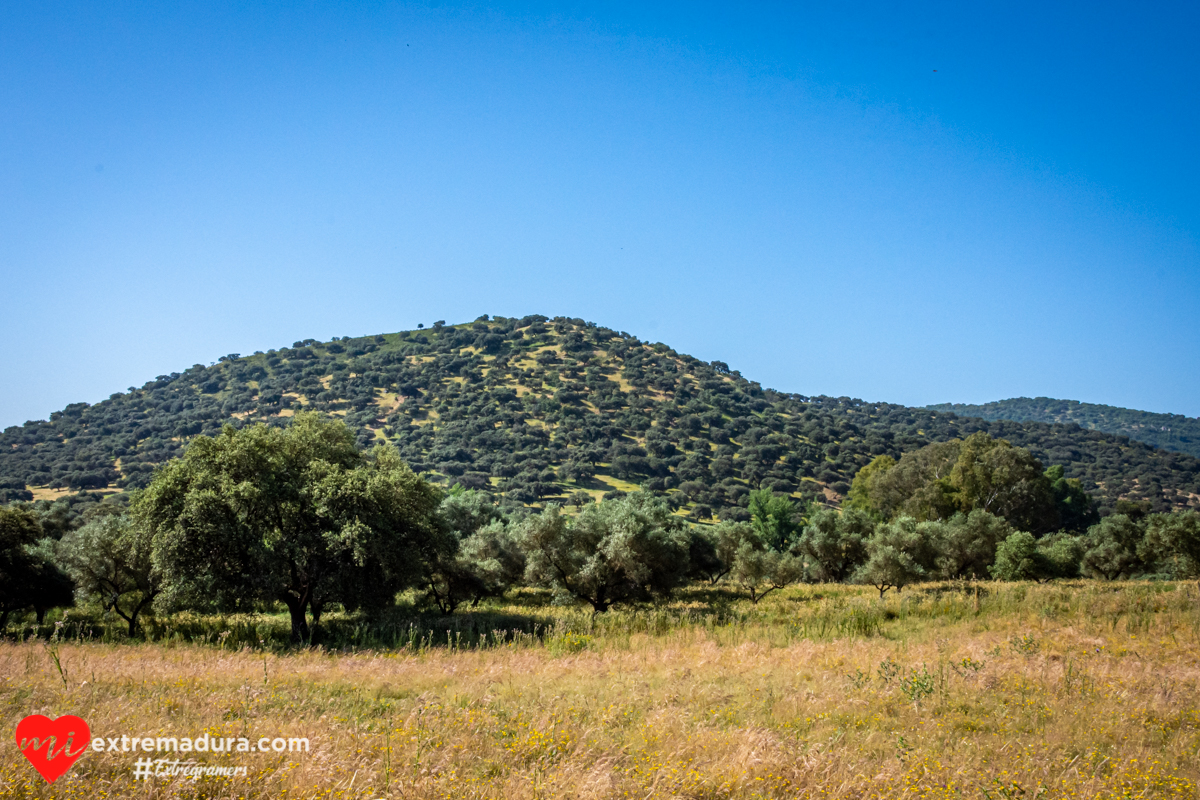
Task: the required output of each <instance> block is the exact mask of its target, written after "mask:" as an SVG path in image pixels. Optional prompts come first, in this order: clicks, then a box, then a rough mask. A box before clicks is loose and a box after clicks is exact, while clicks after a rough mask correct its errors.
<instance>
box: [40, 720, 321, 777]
mask: <svg viewBox="0 0 1200 800" xmlns="http://www.w3.org/2000/svg"><path fill="white" fill-rule="evenodd" d="M16 740H17V747H18V749H20V751H21V753H22V754H23V755H24V756H25V758H27V759H28V760H29V763H30V764H32V765H33V767H34V768H35V769H36V770H37V771H38V772H40V773H41V774H42V777H43V778H45V779H46V782H47V783H54V781H56V780H58V779H59V778H60V777H62V776H63V774H64V773H66V772H67V770H69V769H70V768H71V767H72V766H74V764H75V762H76V761H77V760H78V759H79V758H80V756H82V755H83V754H84V753H85V752H87V751H88V750H91V751H92V752H96V753H138V754H140V755H139V757H138V760H137V763H136V765H135V766H134V768H133V777H134V779H135V780H145V779H147V778H152V777H176V776H183V777H191V778H200V777H222V778H237V777H245V776H246V771H247V768H246V767H245V766H241V765H237V766H224V765H213V764H204V763H201V762H199V761H195V760H192V759H191V758H189V757H188V756H187V754H191V753H203V754H220V755H226V754H231V753H269V754H276V755H277V754H281V753H307V752H309V750H310V745H309V741H308V737H296V736H292V737H286V738H285V737H282V736H275V737H271V736H263V737H260V738H257V739H254V738H251V737H245V736H211V735H209V734H208V733H202V734H200V735H199V736H194V737H193V736H145V735H142V736H130V735H128V734H125V735H122V736H113V737H103V736H97V737H95V738H93V737H92V733H91V729H90V728H89V727H88V724H87V722H85V721H84V720H83V719H81V718H79V717H76V716H74V715H71V714H67V715H64V716H61V717H59V718H58V719H50V718H49V717H46V716H43V715H41V714H33V715H31V716H28V717H25V719H23V720H21V721H20V722H19V723H17V729H16ZM159 753H170V754H172V755H174V754H178V753H182V754H185V757H184V758H175V757H165V758H152V757H151V756H150V754H154V755H155V756H157V755H158V754H159Z"/></svg>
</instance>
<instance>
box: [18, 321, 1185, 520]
mask: <svg viewBox="0 0 1200 800" xmlns="http://www.w3.org/2000/svg"><path fill="white" fill-rule="evenodd" d="M301 409H308V410H316V411H321V412H324V413H326V414H329V415H335V416H337V417H340V418H341V419H343V420H344V421H345V423H346V424H347V425H348V426H349V427H350V429H351V430H352V431H353V432H354V435H355V437H356V442H357V444H358V445H359V446H360V447H366V446H369V445H371V444H374V443H377V442H381V441H387V442H391V443H394V444H395V446H396V447H397V448H398V450H399V452H400V454H401V456H402V458H403V459H404V460H405V461H406V462H407V463H409V464H410V465H411V466H412V467H413V469H414V470H416V471H418V472H421V473H424V474H425V475H427V476H428V477H429V478H430V479H431V480H433V481H434V482H435V483H438V482H440V483H442V484H444V485H447V486H448V485H451V484H459V485H461V486H463V487H465V488H468V489H476V490H479V491H483V492H485V493H487V494H489V495H491V496H493V497H494V498H495V499H496V500H497V501H498V503H499V504H500V505H501V506H504V507H507V508H514V507H527V506H543V505H545V504H546V503H547V502H549V501H557V502H560V503H567V502H571V501H572V498H575V501H576V502H577V503H582V502H584V500H585V499H593V500H594V499H598V498H600V497H602V496H604V495H610V496H614V495H615V494H617V493H620V492H628V491H632V490H634V489H637V488H642V489H644V490H646V491H648V492H651V493H654V494H658V495H661V496H662V497H663V498H664V499H665V501H666V502H667V503H668V504H669V506H670V507H671V508H672V509H673V510H683V511H684V512H685V513H686V514H687V515H688V516H689V517H690V518H691V519H693V520H698V521H714V518H716V519H725V520H733V521H738V520H742V521H744V520H746V519H748V518H749V511H748V507H749V503H750V494H751V492H753V491H755V490H757V489H760V488H766V489H769V490H771V491H772V492H773V493H777V494H783V495H788V496H791V497H792V498H793V499H794V500H796V501H797V502H799V503H800V504H802V505H806V504H808V503H810V502H812V501H816V502H817V503H818V504H824V505H829V506H836V505H839V504H840V502H841V499H842V498H843V497H844V496H845V495H846V493H847V492H848V491H849V489H850V486H851V482H852V481H853V479H854V477H855V475H856V473H857V472H858V471H859V470H860V469H861V468H862V467H863V466H865V465H866V464H868V463H870V462H871V461H872V460H873V459H875V458H876V457H878V456H882V455H886V456H889V457H890V458H892V459H897V460H899V459H901V457H902V456H903V455H904V454H905V453H910V452H913V451H917V450H919V449H921V448H922V447H924V446H926V445H928V444H931V443H936V442H947V441H950V440H954V439H965V438H966V437H968V436H970V435H971V434H972V433H976V432H980V431H982V432H986V433H987V434H989V435H990V436H992V437H994V438H1003V439H1006V440H1008V441H1009V442H1011V443H1012V444H1013V445H1016V446H1019V447H1023V448H1028V450H1029V451H1030V452H1031V453H1032V454H1033V456H1034V457H1036V459H1038V460H1040V462H1041V463H1042V464H1043V465H1044V466H1045V467H1050V466H1051V465H1058V466H1061V468H1062V470H1063V474H1064V475H1065V477H1066V478H1073V479H1078V480H1079V481H1080V484H1081V486H1082V488H1083V490H1084V491H1086V492H1087V493H1088V494H1090V495H1091V496H1092V497H1094V498H1095V500H1096V502H1097V504H1098V505H1097V507H1098V510H1099V511H1100V513H1101V514H1108V513H1112V512H1113V511H1115V510H1116V507H1117V503H1118V501H1119V500H1122V499H1124V500H1125V501H1129V502H1133V503H1135V504H1140V506H1139V507H1141V508H1144V510H1146V511H1149V512H1155V511H1167V510H1170V509H1172V508H1183V507H1186V506H1188V505H1189V504H1191V505H1193V506H1194V505H1196V504H1197V503H1198V502H1200V460H1198V459H1196V458H1194V457H1192V456H1188V455H1185V454H1182V453H1178V452H1167V451H1164V450H1159V449H1155V448H1153V447H1151V446H1149V445H1147V444H1144V443H1142V442H1138V441H1134V440H1131V439H1130V438H1127V437H1124V436H1117V435H1112V434H1106V433H1103V432H1100V431H1098V430H1088V429H1086V428H1084V427H1081V426H1079V425H1075V424H1065V425H1064V424H1045V423H1041V422H1012V421H1003V420H1001V421H985V420H983V419H979V418H963V417H960V416H957V415H955V414H952V413H945V412H941V411H934V410H929V409H917V408H908V407H905V406H899V405H892V404H887V403H868V402H864V401H862V400H857V399H851V398H846V397H839V398H832V397H804V396H800V395H794V394H785V393H781V392H776V391H773V390H770V389H764V388H763V387H761V386H760V385H759V384H757V383H755V382H753V381H750V380H747V379H745V378H743V377H742V376H741V375H740V374H739V373H738V372H736V371H735V370H731V369H730V368H729V367H728V365H726V364H723V363H720V362H713V363H705V362H702V361H699V360H697V359H694V358H692V357H690V356H687V355H683V354H680V353H677V352H675V351H674V350H672V349H671V348H670V347H668V346H666V345H664V344H657V343H654V344H651V343H646V342H642V341H639V340H638V339H637V338H635V337H633V336H630V335H629V334H627V333H624V332H618V331H614V330H610V329H608V328H604V327H599V326H596V325H594V324H592V323H588V322H584V321H583V320H578V319H567V318H555V319H547V318H545V317H542V316H529V317H524V318H522V319H511V318H502V317H497V318H494V319H489V318H488V317H486V316H485V317H481V318H479V319H478V320H476V321H475V322H474V323H468V324H463V325H457V326H447V325H444V324H443V323H440V322H439V323H435V324H434V325H433V327H432V328H430V329H424V330H416V331H406V332H402V333H395V334H388V335H381V336H369V337H361V338H353V339H352V338H342V339H335V340H334V341H330V342H316V341H313V340H306V341H302V342H296V343H294V345H293V346H292V347H289V348H284V349H282V350H278V351H275V350H272V351H269V352H267V353H256V354H254V355H251V356H241V355H238V354H231V355H228V356H225V357H223V358H222V359H220V361H219V362H218V363H215V364H213V365H210V366H204V365H201V364H197V365H195V366H193V367H191V368H190V369H188V370H186V371H184V372H182V373H172V374H170V375H161V376H159V377H158V378H156V379H155V380H153V381H150V382H148V383H146V384H145V385H144V386H142V387H141V388H131V389H130V390H129V391H128V392H122V393H117V394H114V395H112V397H110V398H109V399H108V400H105V401H102V402H100V403H96V404H95V405H87V404H84V403H79V404H75V405H71V406H68V407H67V408H65V409H64V410H62V411H60V412H56V413H54V414H52V415H51V418H50V419H49V420H48V421H36V422H28V423H26V424H25V425H24V426H14V427H11V428H8V429H7V430H5V431H4V432H3V433H2V434H0V502H4V501H14V500H26V501H28V500H32V499H33V498H34V492H33V490H34V489H36V488H37V487H49V488H60V489H68V490H71V492H72V493H71V494H66V495H64V496H62V497H58V496H51V497H50V498H49V499H40V500H39V503H38V505H40V506H45V508H44V509H43V511H45V512H46V513H47V514H49V513H50V511H49V507H50V505H51V500H52V499H53V500H57V503H54V506H55V508H56V510H55V511H54V512H53V513H54V514H57V516H58V518H60V519H61V520H62V522H61V524H63V525H66V526H68V527H69V525H70V524H71V522H70V520H71V519H72V518H75V517H77V516H78V514H79V513H80V511H81V509H83V508H85V507H86V506H87V505H88V504H90V503H93V502H94V501H95V500H96V497H95V494H96V493H97V492H100V491H103V490H105V489H108V490H118V489H130V488H139V487H144V486H146V485H148V483H149V481H150V478H151V476H152V474H153V472H154V470H155V469H156V468H157V467H159V466H160V465H162V464H164V463H165V462H166V461H167V460H168V459H170V458H172V457H176V456H179V455H180V454H181V453H182V452H183V451H184V449H185V448H186V446H187V444H188V442H189V441H191V440H192V439H193V438H194V437H196V436H197V435H200V434H206V435H209V436H212V435H215V434H217V433H218V432H219V431H220V430H221V428H222V426H225V425H230V424H231V425H233V426H235V427H241V426H245V425H247V424H250V423H253V422H258V421H261V422H266V423H268V424H269V425H275V426H281V425H286V424H287V423H288V421H289V419H290V417H291V416H292V415H293V414H294V413H295V412H296V411H297V410H301ZM38 495H39V497H44V496H46V495H47V493H45V492H41V491H39V492H38ZM48 524H51V525H54V524H57V523H54V522H52V521H51V522H49V523H48Z"/></svg>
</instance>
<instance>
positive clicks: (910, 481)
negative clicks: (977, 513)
mask: <svg viewBox="0 0 1200 800" xmlns="http://www.w3.org/2000/svg"><path fill="white" fill-rule="evenodd" d="M961 447H962V442H961V441H959V440H958V439H951V440H950V441H948V442H934V443H932V444H929V445H926V446H925V447H922V448H921V449H919V450H914V451H912V452H908V453H905V454H904V455H903V456H901V457H900V460H899V461H897V462H896V465H895V466H894V467H891V468H889V469H886V470H879V471H878V473H877V474H876V475H875V476H873V477H872V479H871V480H870V482H869V483H868V484H867V486H866V487H865V488H866V494H867V504H868V506H869V510H870V511H874V512H876V513H878V514H879V515H880V516H881V517H882V518H883V519H889V520H890V519H894V518H896V517H897V516H902V515H903V516H911V517H913V518H914V519H917V520H926V519H941V518H942V517H948V516H952V515H953V514H954V512H955V511H957V510H958V504H957V501H956V499H955V498H954V496H953V495H954V488H953V487H952V486H951V485H950V473H951V472H952V471H953V469H954V465H955V463H957V461H958V454H959V450H960V449H961ZM851 488H852V489H853V486H851Z"/></svg>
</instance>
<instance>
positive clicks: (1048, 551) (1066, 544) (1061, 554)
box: [1037, 531, 1086, 578]
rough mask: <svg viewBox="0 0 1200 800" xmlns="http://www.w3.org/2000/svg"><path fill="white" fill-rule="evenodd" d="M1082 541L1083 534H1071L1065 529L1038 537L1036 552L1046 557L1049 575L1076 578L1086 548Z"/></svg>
mask: <svg viewBox="0 0 1200 800" xmlns="http://www.w3.org/2000/svg"><path fill="white" fill-rule="evenodd" d="M1084 542H1085V538H1084V537H1083V536H1073V535H1071V534H1069V533H1066V532H1065V531H1060V532H1059V533H1052V534H1050V535H1048V536H1043V537H1042V538H1041V539H1038V543H1037V546H1038V552H1039V553H1041V554H1042V555H1043V556H1044V557H1045V559H1046V564H1047V566H1048V568H1049V577H1051V578H1078V577H1079V569H1080V565H1081V563H1082V561H1083V553H1084V551H1085V550H1086V546H1085V544H1084Z"/></svg>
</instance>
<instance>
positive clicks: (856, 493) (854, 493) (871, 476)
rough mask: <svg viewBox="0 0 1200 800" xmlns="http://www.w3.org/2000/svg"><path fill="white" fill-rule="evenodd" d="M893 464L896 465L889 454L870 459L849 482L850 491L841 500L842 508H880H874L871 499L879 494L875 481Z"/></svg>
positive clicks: (863, 509)
mask: <svg viewBox="0 0 1200 800" xmlns="http://www.w3.org/2000/svg"><path fill="white" fill-rule="evenodd" d="M894 466H896V459H894V458H892V457H891V456H889V455H882V456H875V458H873V459H871V463H869V464H867V465H866V466H865V467H863V468H862V469H860V470H859V471H858V472H856V473H855V474H854V480H853V481H851V483H850V491H849V492H848V493H847V494H846V499H845V500H843V501H842V508H855V509H858V510H859V511H868V512H874V511H879V510H880V509H878V508H876V502H875V500H874V499H873V498H874V497H877V496H878V494H879V491H878V490H877V489H876V488H875V483H876V481H877V480H878V479H879V478H880V477H882V476H883V474H884V473H886V472H887V471H888V470H890V469H891V468H892V467H894Z"/></svg>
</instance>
